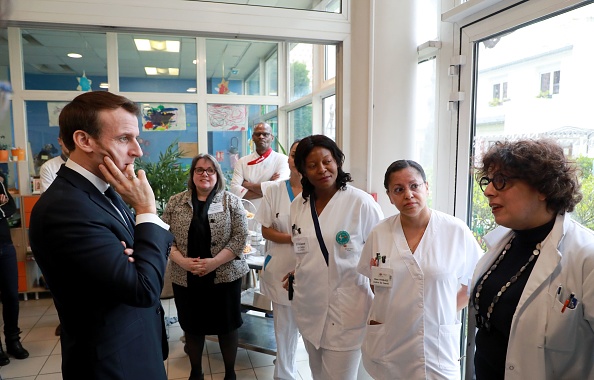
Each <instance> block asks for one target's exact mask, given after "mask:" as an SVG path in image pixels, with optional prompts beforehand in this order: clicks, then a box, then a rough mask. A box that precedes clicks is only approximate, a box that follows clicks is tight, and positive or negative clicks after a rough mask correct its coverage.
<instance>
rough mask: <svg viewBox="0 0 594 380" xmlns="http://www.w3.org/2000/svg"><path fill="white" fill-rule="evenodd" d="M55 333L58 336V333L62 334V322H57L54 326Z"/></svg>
mask: <svg viewBox="0 0 594 380" xmlns="http://www.w3.org/2000/svg"><path fill="white" fill-rule="evenodd" d="M55 334H56V336H60V335H62V324H59V325H58V326H57V327H56V332H55Z"/></svg>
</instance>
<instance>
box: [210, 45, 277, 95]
mask: <svg viewBox="0 0 594 380" xmlns="http://www.w3.org/2000/svg"><path fill="white" fill-rule="evenodd" d="M277 48H278V44H277V43H276V42H262V41H242V40H222V39H207V40H206V81H207V93H208V94H220V95H228V94H229V95H235V94H237V95H276V94H277V93H278V78H277V75H278V74H277V73H278V69H277V66H278V64H277V58H276V55H277ZM265 80H266V86H264V81H265Z"/></svg>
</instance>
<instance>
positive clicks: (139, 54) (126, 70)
mask: <svg viewBox="0 0 594 380" xmlns="http://www.w3.org/2000/svg"><path fill="white" fill-rule="evenodd" d="M118 62H119V72H120V90H121V91H124V92H127V91H134V92H161V93H164V92H165V93H186V92H192V93H194V92H196V39H195V38H191V37H175V36H161V35H146V34H123V33H121V34H118Z"/></svg>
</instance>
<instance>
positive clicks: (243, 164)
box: [230, 151, 291, 210]
mask: <svg viewBox="0 0 594 380" xmlns="http://www.w3.org/2000/svg"><path fill="white" fill-rule="evenodd" d="M258 157H260V155H259V154H258V153H257V152H254V153H252V154H249V155H247V156H244V157H241V158H240V159H239V161H237V163H236V164H235V167H234V169H233V177H232V178H231V186H230V188H231V192H232V193H233V194H235V195H237V196H238V197H239V198H243V197H244V195H245V194H246V193H247V191H248V190H247V189H246V188H245V187H243V186H242V184H243V181H244V180H247V181H248V182H252V183H261V184H262V185H261V188H262V194H264V191H265V190H266V187H267V186H268V185H269V184H270V183H271V182H268V181H270V178H271V177H272V176H273V175H274V173H279V174H280V177H279V178H278V179H277V180H276V181H284V180H286V179H288V178H289V175H291V171H290V170H289V161H288V157H287V156H285V155H284V154H282V153H277V152H275V151H272V152H270V155H269V156H268V157H266V159H264V161H262V162H260V163H258V164H255V165H248V162H250V161H253V160H255V159H257V158H258ZM261 201H262V198H257V199H250V202H252V203H253V204H254V206H255V207H256V210H257V209H258V207H259V206H260V202H261Z"/></svg>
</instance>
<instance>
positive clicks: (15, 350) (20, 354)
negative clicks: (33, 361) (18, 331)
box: [6, 340, 29, 359]
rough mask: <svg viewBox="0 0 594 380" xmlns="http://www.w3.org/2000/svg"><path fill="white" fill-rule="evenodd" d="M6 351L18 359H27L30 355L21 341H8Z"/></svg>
mask: <svg viewBox="0 0 594 380" xmlns="http://www.w3.org/2000/svg"><path fill="white" fill-rule="evenodd" d="M6 352H8V354H9V355H12V356H14V357H15V358H16V359H26V358H28V357H29V351H27V350H25V349H24V348H23V345H22V344H21V342H20V341H18V340H16V341H13V342H6Z"/></svg>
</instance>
